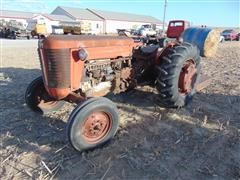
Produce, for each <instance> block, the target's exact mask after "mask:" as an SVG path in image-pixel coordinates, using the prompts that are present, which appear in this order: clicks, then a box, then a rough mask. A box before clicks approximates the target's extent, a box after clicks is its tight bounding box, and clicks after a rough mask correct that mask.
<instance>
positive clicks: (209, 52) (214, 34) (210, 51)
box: [203, 30, 220, 57]
mask: <svg viewBox="0 0 240 180" xmlns="http://www.w3.org/2000/svg"><path fill="white" fill-rule="evenodd" d="M219 41H220V33H219V32H218V31H216V30H211V31H210V32H209V33H208V36H207V38H206V40H205V43H204V48H203V51H204V56H205V57H213V56H215V54H216V52H217V48H218V43H219Z"/></svg>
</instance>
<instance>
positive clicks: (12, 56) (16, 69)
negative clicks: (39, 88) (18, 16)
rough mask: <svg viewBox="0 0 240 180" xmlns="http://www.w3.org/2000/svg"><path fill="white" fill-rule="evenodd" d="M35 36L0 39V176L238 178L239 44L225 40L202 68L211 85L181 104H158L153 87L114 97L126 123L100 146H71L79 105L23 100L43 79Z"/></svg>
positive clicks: (46, 177)
mask: <svg viewBox="0 0 240 180" xmlns="http://www.w3.org/2000/svg"><path fill="white" fill-rule="evenodd" d="M36 47H37V41H36V40H29V41H27V40H17V41H10V40H1V72H0V84H1V88H0V104H1V106H0V138H1V139H0V140H1V148H0V155H1V157H0V158H1V159H0V161H1V168H0V179H74V180H77V179H108V180H118V179H232V180H233V179H235V180H239V179H240V43H239V42H224V43H222V44H220V46H219V48H218V53H217V56H216V57H214V58H208V59H206V58H203V59H202V69H203V72H204V73H205V74H207V75H208V76H210V77H212V83H211V85H210V86H209V87H207V88H206V89H205V90H204V91H202V92H199V93H197V94H196V96H195V98H194V99H193V102H192V103H191V104H189V105H188V106H187V107H185V108H182V109H164V108H160V107H158V106H157V105H156V101H155V99H156V96H157V93H156V91H155V90H154V89H151V88H149V87H144V89H143V88H137V89H136V90H134V91H131V92H128V93H125V94H120V95H117V96H113V95H112V96H109V98H110V99H111V100H113V101H114V102H116V103H117V106H118V108H119V113H120V120H121V125H120V128H119V130H118V132H117V135H116V136H115V138H114V139H113V140H111V141H110V142H109V143H108V144H106V145H104V146H103V147H101V148H98V149H95V150H92V151H89V152H84V153H79V152H76V151H75V150H74V149H73V148H72V147H71V146H70V145H69V143H68V141H67V138H66V129H65V127H66V122H67V119H68V116H69V114H70V113H71V111H72V110H73V108H74V106H73V105H71V104H66V105H65V106H64V108H63V109H62V110H60V111H59V112H56V113H53V114H51V115H47V116H38V115H36V114H34V113H33V112H31V111H30V110H29V109H28V107H27V106H26V104H25V102H24V92H25V90H26V88H27V86H28V84H29V83H30V82H31V81H32V80H33V79H34V78H36V77H38V76H40V74H41V71H40V65H39V61H38V57H37V52H36Z"/></svg>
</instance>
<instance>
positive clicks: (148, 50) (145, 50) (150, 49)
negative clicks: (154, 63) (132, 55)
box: [141, 45, 159, 54]
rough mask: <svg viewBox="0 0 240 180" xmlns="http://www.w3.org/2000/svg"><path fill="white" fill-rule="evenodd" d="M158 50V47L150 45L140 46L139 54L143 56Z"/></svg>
mask: <svg viewBox="0 0 240 180" xmlns="http://www.w3.org/2000/svg"><path fill="white" fill-rule="evenodd" d="M158 48H159V45H150V46H142V47H141V52H143V53H144V54H151V53H153V52H154V51H156V50H157V49H158Z"/></svg>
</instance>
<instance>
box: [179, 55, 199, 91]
mask: <svg viewBox="0 0 240 180" xmlns="http://www.w3.org/2000/svg"><path fill="white" fill-rule="evenodd" d="M196 77H197V68H196V64H195V63H194V61H193V60H191V59H190V60H187V61H186V63H185V65H184V66H183V68H182V70H181V73H180V76H179V82H178V88H179V92H180V93H182V94H188V93H190V92H191V91H192V89H193V87H194V83H195V82H196Z"/></svg>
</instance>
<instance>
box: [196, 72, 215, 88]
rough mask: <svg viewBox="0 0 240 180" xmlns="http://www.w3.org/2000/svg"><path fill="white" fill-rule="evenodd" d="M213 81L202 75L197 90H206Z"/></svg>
mask: <svg viewBox="0 0 240 180" xmlns="http://www.w3.org/2000/svg"><path fill="white" fill-rule="evenodd" d="M211 81H212V78H210V77H208V76H206V75H204V74H202V75H201V77H200V81H199V83H198V84H197V87H196V90H197V91H201V90H203V89H205V88H206V87H207V86H209V85H210V83H211Z"/></svg>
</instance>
